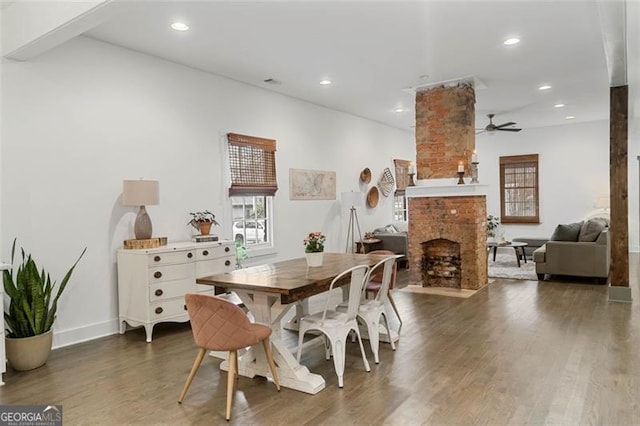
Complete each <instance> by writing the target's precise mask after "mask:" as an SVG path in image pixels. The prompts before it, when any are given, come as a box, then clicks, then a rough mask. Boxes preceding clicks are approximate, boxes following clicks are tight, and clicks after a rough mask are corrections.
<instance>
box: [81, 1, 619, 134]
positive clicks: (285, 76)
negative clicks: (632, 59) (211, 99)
mask: <svg viewBox="0 0 640 426" xmlns="http://www.w3.org/2000/svg"><path fill="white" fill-rule="evenodd" d="M174 21H182V22H184V23H186V24H188V25H189V27H190V30H189V31H186V32H177V31H175V30H172V29H171V28H170V27H169V25H170V24H171V23H172V22H174ZM600 28H601V26H600V20H599V16H598V9H597V4H596V2H595V0H584V1H554V2H551V1H544V2H543V1H519V0H512V1H490V2H483V1H451V0H449V1H439V2H436V1H413V2H405V1H259V2H248V1H236V2H230V1H229V2H226V1H225V2H221V1H194V2H184V1H177V2H174V1H140V2H132V3H131V4H130V5H129V6H128V7H127V8H126V9H125V12H123V13H121V14H120V15H118V16H116V17H114V18H112V19H110V20H109V21H107V22H103V23H102V24H100V25H99V26H97V27H95V28H93V29H91V30H90V31H88V32H86V33H85V35H87V36H89V37H92V38H95V39H99V40H103V41H106V42H109V43H113V44H116V45H119V46H123V47H126V48H129V49H133V50H136V51H139V52H143V53H146V54H150V55H154V56H158V57H161V58H165V59H167V60H170V61H172V62H176V63H179V64H184V65H187V66H190V67H193V68H197V69H200V70H204V71H207V72H210V73H213V74H217V75H221V76H225V77H228V78H231V79H234V80H238V81H241V82H245V83H247V84H251V85H254V86H258V87H262V88H264V89H267V90H272V91H275V92H278V93H282V94H285V95H288V96H292V97H294V98H298V99H303V100H306V101H308V102H311V103H314V104H318V105H322V106H326V107H328V108H332V109H335V110H339V111H344V112H347V113H350V114H354V115H356V116H360V117H364V118H367V119H371V120H375V121H378V122H381V123H385V124H387V125H390V126H394V127H397V128H400V129H404V130H407V131H411V129H412V127H413V126H414V121H415V117H414V93H415V88H416V87H423V86H426V85H429V84H433V83H437V82H443V81H449V80H456V79H460V78H464V77H474V78H475V79H476V81H479V82H480V84H479V85H478V86H476V98H477V103H476V127H484V126H485V125H486V124H487V122H488V119H487V118H486V114H488V113H495V114H496V117H495V118H494V123H495V124H500V123H503V122H506V121H515V122H517V124H518V127H521V128H523V129H524V130H526V129H528V128H534V127H543V126H553V125H560V124H566V123H567V120H566V119H565V117H566V116H567V115H571V116H575V119H573V120H572V122H584V121H592V120H602V119H607V118H608V114H609V77H608V72H607V63H606V60H605V51H604V47H603V36H602V34H601V30H600ZM514 36H515V37H518V38H520V39H521V42H520V43H519V44H518V45H515V46H505V45H504V44H503V41H504V40H505V39H506V38H509V37H514ZM265 79H275V80H277V82H278V83H277V84H273V83H265V82H264V80H265ZM322 79H330V80H331V81H332V82H333V84H331V85H328V86H321V85H320V84H319V81H320V80H322ZM542 84H549V85H551V86H552V88H551V89H550V90H547V91H544V92H543V91H540V90H538V87H539V86H540V85H542ZM556 103H563V104H565V105H566V106H565V107H564V108H554V107H553V105H554V104H556ZM396 108H404V109H405V111H404V112H395V110H396ZM513 135H514V137H515V135H517V133H515V134H513Z"/></svg>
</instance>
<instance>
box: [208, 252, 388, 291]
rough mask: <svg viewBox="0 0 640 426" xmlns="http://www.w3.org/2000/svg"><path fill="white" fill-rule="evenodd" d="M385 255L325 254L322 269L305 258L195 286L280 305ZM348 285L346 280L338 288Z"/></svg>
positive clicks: (325, 287)
mask: <svg viewBox="0 0 640 426" xmlns="http://www.w3.org/2000/svg"><path fill="white" fill-rule="evenodd" d="M386 257H388V256H387V255H377V254H355V253H327V252H325V253H324V260H323V263H322V266H318V267H309V266H307V261H306V258H304V257H301V258H297V259H291V260H285V261H282V262H275V263H268V264H264V265H258V266H252V267H249V268H244V269H238V270H235V271H232V272H227V273H224V274H216V275H210V276H206V277H202V278H198V279H197V280H196V282H197V283H198V284H205V285H214V286H216V287H222V288H226V289H242V290H257V291H262V292H268V293H274V294H279V295H280V301H281V303H283V304H288V303H293V302H296V301H298V300H301V299H304V298H306V297H309V296H313V295H314V294H319V293H322V292H324V291H327V290H328V289H329V287H330V286H331V281H333V279H334V278H335V277H336V276H338V275H339V274H340V273H341V272H343V271H345V270H347V269H349V268H351V267H353V266H356V265H367V266H373V265H375V264H376V263H378V262H380V261H381V260H382V259H385V258H386ZM348 282H349V277H346V279H345V280H344V281H343V282H341V283H337V284H339V285H342V284H346V283H348Z"/></svg>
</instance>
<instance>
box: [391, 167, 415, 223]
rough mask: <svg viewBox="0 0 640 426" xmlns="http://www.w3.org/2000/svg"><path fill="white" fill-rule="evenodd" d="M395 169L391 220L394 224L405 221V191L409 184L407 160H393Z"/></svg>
mask: <svg viewBox="0 0 640 426" xmlns="http://www.w3.org/2000/svg"><path fill="white" fill-rule="evenodd" d="M393 164H394V166H395V169H396V192H395V194H394V198H393V220H394V221H395V222H406V221H407V198H406V197H405V195H404V194H405V189H406V188H407V185H408V184H409V165H410V164H411V162H410V161H409V160H398V159H395V160H393Z"/></svg>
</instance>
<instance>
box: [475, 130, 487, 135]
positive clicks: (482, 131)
mask: <svg viewBox="0 0 640 426" xmlns="http://www.w3.org/2000/svg"><path fill="white" fill-rule="evenodd" d="M484 132H486V130H485V129H481V130H480V131H477V132H476V135H479V134H480V133H484Z"/></svg>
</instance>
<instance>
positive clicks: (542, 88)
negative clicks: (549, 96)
mask: <svg viewBox="0 0 640 426" xmlns="http://www.w3.org/2000/svg"><path fill="white" fill-rule="evenodd" d="M549 89H551V86H549V85H548V84H543V85H542V86H540V87H538V90H549Z"/></svg>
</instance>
